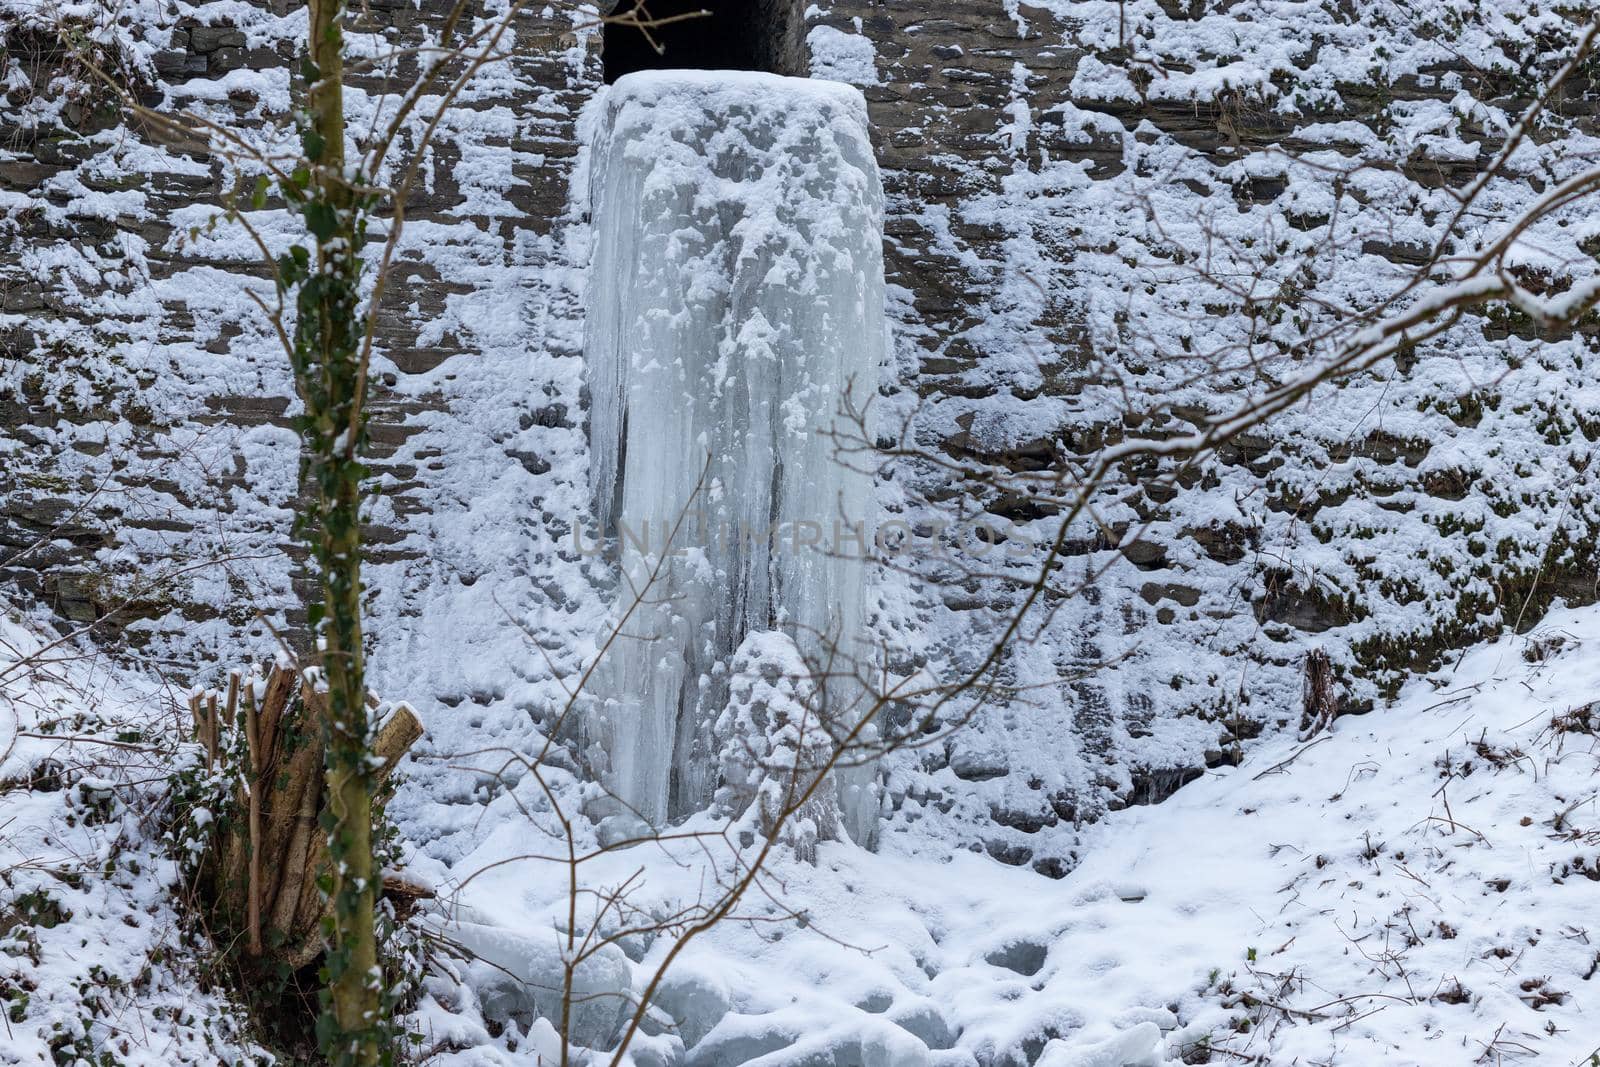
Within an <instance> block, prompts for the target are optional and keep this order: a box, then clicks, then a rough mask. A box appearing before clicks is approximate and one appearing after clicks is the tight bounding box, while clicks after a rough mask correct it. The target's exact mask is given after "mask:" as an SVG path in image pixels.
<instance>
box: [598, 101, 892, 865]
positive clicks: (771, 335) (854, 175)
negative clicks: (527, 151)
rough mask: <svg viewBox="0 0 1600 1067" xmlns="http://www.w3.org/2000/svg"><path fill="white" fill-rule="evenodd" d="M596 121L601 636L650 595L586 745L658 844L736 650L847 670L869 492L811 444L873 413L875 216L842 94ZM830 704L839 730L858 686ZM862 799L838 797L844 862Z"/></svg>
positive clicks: (685, 798) (689, 104) (689, 791)
mask: <svg viewBox="0 0 1600 1067" xmlns="http://www.w3.org/2000/svg"><path fill="white" fill-rule="evenodd" d="M598 107H599V111H598V112H597V113H596V114H593V115H591V116H590V121H591V122H593V123H595V125H594V126H593V127H592V128H591V132H590V145H591V149H590V159H589V168H590V170H589V173H590V179H589V180H590V186H589V188H590V196H591V210H592V212H593V219H594V224H595V233H596V239H595V240H596V243H595V247H594V254H593V259H592V263H591V279H592V280H591V283H590V298H589V313H588V325H587V334H586V337H585V352H586V357H587V360H588V370H589V389H590V404H591V407H590V412H589V418H590V423H589V427H590V431H589V432H590V441H591V445H592V477H593V484H594V492H595V502H596V508H597V510H598V513H599V517H600V521H601V525H602V527H603V528H604V529H605V530H607V531H608V532H609V533H610V534H611V535H612V536H615V537H616V538H617V544H618V545H619V548H620V552H621V564H620V566H621V572H622V575H623V577H624V579H625V580H624V581H623V583H622V584H621V586H620V588H619V592H618V600H619V607H618V618H622V617H623V616H624V615H625V614H627V612H628V608H629V606H630V605H631V604H633V602H634V601H635V600H636V595H635V593H634V590H636V589H639V588H640V587H642V585H643V584H644V582H645V581H646V578H647V576H648V575H649V574H651V573H652V568H654V567H656V566H657V564H658V563H659V564H660V570H659V572H658V578H657V580H656V582H655V584H654V585H653V586H651V588H650V590H649V592H648V594H647V595H646V596H645V597H644V598H643V600H642V601H640V602H639V603H638V604H637V606H636V607H635V608H634V610H633V611H632V613H631V614H628V615H627V617H626V620H625V623H624V625H623V628H622V634H623V636H622V637H620V638H619V639H618V640H616V641H615V642H613V644H612V646H611V648H610V650H609V651H608V652H607V654H606V657H605V660H604V661H603V662H602V666H601V669H600V671H599V673H598V675H597V686H596V691H597V695H598V696H599V698H600V704H601V706H600V707H599V708H597V710H596V711H595V713H594V716H593V717H592V719H591V727H590V728H591V732H592V734H593V736H594V737H595V739H596V741H597V742H598V744H599V745H600V746H601V747H602V748H603V749H604V750H605V753H606V758H607V762H608V763H609V765H610V772H609V776H608V779H607V780H608V783H609V785H610V787H611V789H612V790H613V792H615V793H616V794H617V796H619V797H620V798H621V799H622V800H624V801H625V802H626V803H627V804H628V805H630V806H631V807H633V808H634V809H635V810H636V811H637V812H638V813H639V814H641V815H643V816H644V817H645V818H646V819H649V820H650V821H652V822H656V823H660V822H661V821H663V820H666V819H670V818H673V817H675V816H678V815H681V814H685V813H688V812H691V811H695V810H699V809H701V808H703V807H705V805H706V804H707V803H708V802H709V800H710V798H711V794H712V791H713V790H714V789H715V787H716V784H717V783H716V781H715V774H716V770H715V768H716V765H717V760H716V753H715V752H713V751H712V747H713V746H712V737H711V727H712V725H713V724H714V723H715V721H716V719H717V716H718V713H719V711H720V710H721V708H722V705H723V704H724V703H725V702H726V699H727V690H728V685H727V677H726V673H725V672H726V663H727V661H728V658H729V657H730V656H731V654H732V653H733V651H734V650H735V649H736V648H737V647H738V646H739V644H740V641H741V640H742V638H743V637H744V636H745V635H746V634H747V633H750V632H753V631H759V630H768V629H783V630H786V631H788V632H790V633H791V634H792V635H793V636H794V638H795V641H796V644H797V645H798V646H799V647H800V649H801V651H802V652H803V653H805V655H806V656H807V658H808V659H809V660H811V661H812V662H813V663H817V664H823V665H826V666H827V668H828V669H829V671H830V674H832V673H847V672H848V671H849V670H851V669H862V668H864V667H865V662H864V661H865V658H866V657H865V653H864V648H865V645H864V644H863V643H862V642H861V641H860V628H861V625H862V618H863V606H862V601H863V577H864V567H865V564H864V561H863V557H864V556H865V555H866V553H867V550H868V548H869V547H870V543H871V541H870V539H871V528H872V523H871V516H870V514H869V511H870V508H871V503H872V494H871V488H872V484H871V477H870V475H868V474H866V473H862V472H860V471H856V470H851V469H847V467H846V465H842V464H841V463H839V462H838V460H837V455H836V442H835V440H834V439H833V438H831V437H830V435H829V433H828V430H829V429H830V428H837V429H839V430H841V431H844V430H846V428H847V424H846V423H844V422H842V421H837V420H839V412H840V410H841V408H842V406H843V405H845V403H846V401H847V400H848V402H849V403H850V404H851V405H854V407H855V408H857V409H860V408H861V407H862V406H863V405H865V404H866V402H867V400H868V398H870V397H871V396H872V395H873V394H874V393H875V391H876V389H877V378H878V366H879V362H880V361H881V359H882V358H883V352H884V337H885V323H884V312H883V306H884V283H883V259H882V240H883V220H882V216H883V193H882V188H881V185H880V182H879V178H878V169H877V165H876V163H875V162H874V159H873V153H872V146H871V143H870V141H869V139H868V127H867V114H866V105H865V102H864V100H863V99H862V97H861V94H860V92H859V91H857V90H856V89H854V88H852V87H850V86H846V85H842V84H838V83H833V82H823V81H811V80H806V79H799V78H784V77H778V76H776V75H768V74H754V73H748V72H734V71H651V72H640V73H635V74H629V75H627V76H625V77H624V78H622V79H621V80H619V81H618V82H617V83H616V84H615V85H614V86H612V87H611V88H610V89H609V90H608V92H607V94H606V96H605V97H604V98H603V101H602V102H601V103H600V104H599V105H598ZM674 528H676V532H675V533H674ZM664 549H665V550H668V554H667V555H665V557H663V550H664ZM616 621H617V620H613V622H612V625H613V626H615V625H616ZM827 688H828V704H829V708H830V715H836V716H838V717H839V718H840V719H841V720H843V719H845V718H847V717H848V715H849V714H850V713H849V712H848V711H846V710H844V709H846V708H848V707H850V706H851V705H858V704H859V702H860V696H861V690H860V687H859V686H858V685H855V684H852V683H851V682H850V681H849V680H836V681H834V682H830V684H829V685H828V687H827ZM872 777H873V775H872V772H871V770H870V769H867V770H862V769H859V768H858V769H855V770H850V771H845V772H843V773H842V774H841V775H840V776H839V781H840V786H839V788H840V794H841V795H840V801H841V808H842V810H843V814H844V821H845V824H846V828H847V830H848V831H849V832H850V834H851V836H852V837H853V838H854V839H856V840H857V841H863V842H864V841H867V840H870V838H871V835H872V831H873V828H874V824H875V819H876V807H877V804H876V799H875V793H874V791H873V787H872Z"/></svg>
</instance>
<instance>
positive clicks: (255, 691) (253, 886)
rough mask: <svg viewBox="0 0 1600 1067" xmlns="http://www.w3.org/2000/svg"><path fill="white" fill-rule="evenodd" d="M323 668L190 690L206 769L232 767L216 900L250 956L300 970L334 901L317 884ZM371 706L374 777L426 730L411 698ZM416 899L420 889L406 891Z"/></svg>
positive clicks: (318, 943)
mask: <svg viewBox="0 0 1600 1067" xmlns="http://www.w3.org/2000/svg"><path fill="white" fill-rule="evenodd" d="M318 680H319V672H318V671H317V670H316V669H315V668H311V669H308V670H304V671H302V670H300V669H299V668H298V667H296V666H293V665H291V664H287V663H277V664H274V665H273V666H272V667H271V668H270V669H268V670H267V671H266V672H265V673H264V674H263V673H262V672H260V671H258V670H255V669H254V668H252V669H251V670H250V671H249V672H248V673H246V672H242V671H237V670H236V671H233V672H230V675H229V679H228V687H227V689H226V691H225V692H224V691H219V690H210V691H196V692H195V693H193V694H191V695H190V697H189V710H190V711H191V712H192V713H193V715H194V723H195V738H196V740H197V741H199V742H200V744H201V745H202V746H204V748H205V750H206V761H207V766H208V768H209V769H211V770H213V771H214V770H216V769H217V768H218V767H221V768H223V769H226V770H231V771H232V772H234V778H235V780H236V781H237V783H238V785H237V786H236V788H235V791H234V795H233V800H234V809H235V817H234V818H232V819H229V820H226V821H224V822H222V823H220V824H219V825H218V828H217V832H216V834H215V835H214V836H213V838H212V841H211V849H210V854H209V856H208V857H207V861H206V866H207V868H208V870H207V874H208V881H209V883H210V887H211V896H212V906H213V908H214V909H215V910H216V911H218V912H219V913H220V914H221V916H222V918H223V919H224V921H225V922H226V923H227V924H228V925H229V926H231V927H233V928H235V929H238V930H240V931H242V933H243V935H244V951H245V953H246V954H247V955H249V956H252V957H257V958H266V959H271V960H273V961H276V962H281V963H283V964H285V965H287V966H288V967H289V968H291V969H293V970H298V969H300V968H301V967H304V966H305V965H306V964H308V963H310V962H311V961H312V960H314V959H316V958H317V956H318V955H319V954H320V953H321V952H322V919H323V918H324V916H326V915H327V914H328V913H329V908H330V907H331V903H330V902H329V901H328V899H327V898H326V897H325V896H324V894H323V892H322V890H321V888H320V887H319V886H318V879H319V878H320V876H321V875H322V874H323V872H324V871H325V870H326V868H327V865H328V845H327V834H326V832H325V831H324V830H323V828H322V825H321V817H322V814H323V809H324V807H325V806H326V797H327V782H326V779H325V775H324V769H323V743H322V718H323V716H324V715H326V713H327V706H326V701H325V698H324V694H323V693H322V692H320V691H319V689H318V684H317V683H318ZM367 702H368V705H369V706H370V707H371V708H372V709H373V710H374V712H375V713H376V714H378V716H379V724H378V728H377V731H376V733H375V734H374V736H373V740H372V751H373V755H374V756H375V757H377V758H378V759H380V760H381V761H382V764H381V767H380V769H379V771H378V780H379V781H380V782H382V781H383V780H384V779H386V778H387V777H388V776H389V774H390V773H391V772H392V771H393V770H394V767H395V765H396V764H398V763H399V762H400V758H401V757H402V756H403V755H405V753H406V751H407V750H408V749H409V748H410V747H411V746H412V744H414V743H415V742H416V740H417V738H419V737H421V736H422V724H421V722H420V721H418V719H417V716H416V713H415V712H413V711H412V710H411V708H410V707H409V706H408V705H406V704H395V705H392V706H390V705H384V704H382V703H381V702H380V701H379V700H378V699H377V697H376V696H373V695H371V694H369V695H368V698H367ZM407 895H409V896H416V895H418V894H417V893H416V892H415V889H414V887H413V888H412V889H411V891H410V892H409V893H408V894H407Z"/></svg>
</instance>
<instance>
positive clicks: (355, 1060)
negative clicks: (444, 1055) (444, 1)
mask: <svg viewBox="0 0 1600 1067" xmlns="http://www.w3.org/2000/svg"><path fill="white" fill-rule="evenodd" d="M309 11H310V30H309V39H308V41H307V45H308V48H307V53H306V56H305V58H304V60H303V63H302V70H301V75H302V77H303V78H304V80H305V86H306V96H305V100H306V104H305V112H304V114H303V116H302V122H301V136H302V145H303V148H304V152H305V156H304V160H303V162H302V163H301V165H300V166H298V167H296V168H295V170H294V171H293V173H292V174H291V175H290V176H289V178H288V180H287V181H286V182H284V183H282V189H281V191H282V193H283V195H284V197H285V199H286V201H287V202H288V203H289V204H290V205H291V207H292V208H293V209H294V210H295V211H297V212H298V213H299V215H300V216H301V218H302V219H303V220H304V223H305V229H306V234H307V243H308V244H309V245H310V247H309V248H308V247H306V244H301V245H297V246H296V247H294V248H292V249H291V250H290V251H289V252H288V253H287V254H286V255H284V256H282V257H281V258H280V259H279V261H278V275H279V284H280V285H281V286H282V287H283V288H284V291H285V292H286V293H292V294H293V297H294V306H295V311H296V317H295V328H294V334H293V344H292V351H291V353H290V357H291V361H292V363H293V369H294V378H295V385H296V388H297V389H298V391H299V394H300V399H301V401H302V403H303V405H304V412H303V413H302V414H301V416H300V418H299V420H298V424H297V429H298V431H299V433H300V439H301V446H302V447H301V465H302V469H301V480H302V485H303V487H304V489H305V490H306V492H307V494H308V496H309V506H308V507H306V508H305V509H304V510H303V511H302V512H301V513H300V515H299V517H298V518H297V520H296V535H297V536H298V537H299V538H300V539H301V540H303V541H304V542H305V543H306V545H307V546H308V547H309V548H310V550H311V554H312V558H313V560H314V561H315V563H316V567H317V572H318V578H319V583H320V589H321V596H322V601H321V603H320V604H314V605H312V606H311V607H310V609H309V617H310V622H311V624H312V626H313V627H314V629H315V633H316V635H317V641H318V646H319V653H320V658H321V662H322V666H323V670H324V673H325V677H326V681H327V686H328V698H327V715H326V717H325V719H324V723H323V729H324V732H325V738H326V752H327V774H328V805H327V809H326V811H325V813H324V815H323V828H324V829H325V830H326V831H327V834H328V852H329V858H330V861H331V862H330V867H329V871H328V873H327V874H326V875H325V884H324V885H323V889H324V891H325V892H326V893H327V894H328V895H329V897H330V899H331V901H332V904H333V907H332V915H331V918H330V919H329V920H328V921H327V927H328V928H327V929H326V935H327V941H328V950H327V956H326V963H325V967H324V979H325V981H326V990H325V991H324V993H323V1011H322V1016H321V1018H320V1019H319V1020H318V1027H317V1032H318V1037H319V1040H320V1042H321V1044H322V1047H323V1051H324V1054H325V1055H326V1056H327V1058H328V1061H329V1062H330V1063H332V1064H336V1065H351V1067H369V1065H375V1064H378V1063H382V1062H385V1061H387V1060H388V1059H389V1058H390V1055H389V1041H388V1025H387V1019H388V1016H389V1014H390V1008H391V1007H392V1006H391V1005H388V1004H386V1003H385V999H386V998H385V995H384V988H383V979H382V971H381V968H380V967H379V961H378V949H377V933H376V928H375V918H376V915H375V913H376V907H377V893H378V877H377V873H378V872H377V871H376V870H375V865H374V861H373V841H372V816H373V794H374V791H375V789H376V779H375V774H374V768H373V765H372V760H371V742H370V737H369V725H368V721H367V705H366V678H365V668H364V662H363V657H362V637H361V556H362V541H361V508H362V501H363V481H364V479H365V478H366V477H367V474H368V471H367V468H366V467H365V466H364V465H363V463H362V457H363V456H364V454H365V452H366V446H367V432H366V373H365V365H364V360H363V358H362V342H363V338H364V336H365V332H366V331H365V327H366V315H368V314H370V313H371V309H370V307H365V306H364V304H363V301H362V298H361V276H362V259H361V252H362V248H363V246H364V244H365V240H366V229H367V225H366V223H367V218H368V217H369V216H370V214H371V212H372V210H373V209H374V207H375V206H376V205H377V203H378V202H379V195H378V191H377V190H376V189H374V188H373V186H372V185H371V183H370V182H369V181H368V179H367V175H365V174H364V173H362V172H361V169H360V167H359V166H358V167H356V168H349V167H347V165H346V162H345V144H344V140H345V135H344V91H343V89H344V87H343V48H344V41H343V32H342V26H341V22H342V17H343V14H344V4H343V2H342V0H311V2H310V4H309Z"/></svg>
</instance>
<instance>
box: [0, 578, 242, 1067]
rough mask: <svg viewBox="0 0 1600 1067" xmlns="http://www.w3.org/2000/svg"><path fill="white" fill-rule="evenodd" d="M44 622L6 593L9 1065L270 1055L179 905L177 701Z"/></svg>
mask: <svg viewBox="0 0 1600 1067" xmlns="http://www.w3.org/2000/svg"><path fill="white" fill-rule="evenodd" d="M40 632H41V631H40V630H39V629H38V628H37V627H33V626H30V625H28V624H27V623H26V621H25V620H24V619H23V618H22V616H20V615H17V614H14V613H12V612H11V610H10V608H9V607H8V606H7V605H6V603H5V601H4V600H3V599H0V1011H3V1012H4V1020H3V1025H4V1029H3V1030H0V1064H12V1063H29V1064H34V1063H56V1064H87V1063H95V1064H123V1065H140V1067H143V1065H148V1067H165V1065H171V1064H196V1065H207V1067H210V1065H217V1064H229V1065H232V1064H245V1063H253V1062H267V1058H266V1057H265V1056H264V1055H260V1054H259V1049H257V1048H255V1046H254V1045H253V1044H252V1043H251V1042H250V1041H249V1040H248V1038H247V1037H246V1036H245V1035H244V1028H245V1022H244V1020H245V1016H244V1015H243V1013H242V1012H241V1011H240V1010H239V1009H238V1008H237V1007H236V1006H234V1005H233V1004H231V1003H230V1002H229V1000H228V998H227V997H226V995H225V994H223V993H221V992H219V991H218V990H217V988H216V986H215V983H214V982H210V981H208V980H207V977H206V972H207V969H208V967H209V966H214V964H215V958H214V957H215V953H214V952H213V951H212V950H211V949H210V948H209V946H208V945H207V943H206V941H205V939H204V937H203V935H202V934H201V933H200V932H199V931H197V930H196V928H195V924H194V921H193V916H192V915H187V914H185V913H183V912H182V911H181V910H180V907H179V905H178V903H177V901H176V899H175V898H176V896H177V895H178V893H179V892H180V891H181V888H182V887H181V871H180V870H179V867H178V865H177V864H176V863H174V862H173V861H172V860H171V859H170V858H169V857H168V855H167V850H166V849H165V848H164V847H163V846H162V844H161V841H160V836H161V822H162V818H161V816H162V812H163V808H164V806H165V804H166V791H165V788H164V787H165V782H166V775H167V774H168V772H169V771H171V770H174V769H175V763H177V762H178V759H177V758H176V757H177V756H178V755H179V753H180V751H181V750H180V746H179V745H177V744H174V743H172V742H173V740H174V731H175V730H176V729H177V728H178V727H179V723H177V722H175V721H174V720H173V719H171V718H170V717H167V716H166V715H164V714H163V710H164V709H165V710H166V711H170V709H171V708H172V707H173V705H172V703H171V701H170V699H164V696H165V694H163V692H162V689H161V687H160V686H159V685H157V684H154V683H152V682H150V681H149V680H148V679H145V678H141V677H139V676H136V675H129V674H126V673H124V672H123V671H120V670H118V669H116V668H115V667H112V666H111V665H109V664H108V663H107V662H106V661H105V660H104V659H102V658H100V657H97V656H93V655H90V654H86V653H84V652H83V651H82V650H81V649H80V648H79V647H78V646H77V645H76V644H75V643H72V642H58V641H56V640H55V639H54V638H53V637H51V638H42V637H40V636H39V634H40ZM190 748H191V753H192V746H190Z"/></svg>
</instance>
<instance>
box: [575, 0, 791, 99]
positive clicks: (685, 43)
mask: <svg viewBox="0 0 1600 1067" xmlns="http://www.w3.org/2000/svg"><path fill="white" fill-rule="evenodd" d="M697 12H706V14H703V15H702V14H697ZM610 13H611V14H612V15H618V16H624V17H636V18H637V19H638V20H639V21H640V22H645V23H649V22H655V23H657V24H656V25H653V26H647V27H646V28H644V29H641V28H640V27H639V26H636V25H630V24H626V23H607V24H606V26H605V29H604V30H603V31H602V32H603V38H602V44H601V52H600V57H601V62H602V64H603V65H604V68H605V80H606V84H607V85H609V84H611V83H612V82H614V81H616V80H617V79H618V78H620V77H622V76H623V75H624V74H631V73H633V72H634V71H636V70H683V69H690V70H759V71H766V72H767V73H769V74H789V75H797V76H803V75H804V74H805V73H806V48H805V32H804V30H805V16H804V15H803V14H802V11H801V7H800V0H618V2H617V3H615V4H614V5H613V6H612V8H611V12H610ZM669 20H670V21H669Z"/></svg>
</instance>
